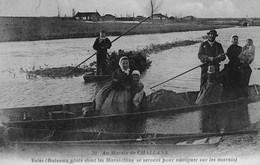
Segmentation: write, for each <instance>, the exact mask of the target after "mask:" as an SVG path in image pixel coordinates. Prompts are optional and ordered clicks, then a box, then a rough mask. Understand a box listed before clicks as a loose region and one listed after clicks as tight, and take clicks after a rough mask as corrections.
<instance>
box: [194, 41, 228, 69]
mask: <svg viewBox="0 0 260 165" xmlns="http://www.w3.org/2000/svg"><path fill="white" fill-rule="evenodd" d="M223 53H224V50H223V47H222V45H221V44H220V43H218V42H217V41H215V43H214V44H213V46H211V45H210V44H209V42H208V41H204V42H202V43H201V45H200V48H199V52H198V58H199V59H200V61H201V62H203V63H204V62H207V64H208V65H213V66H215V69H216V71H219V70H218V68H219V63H220V61H224V60H225V56H223V57H221V58H217V56H218V55H220V54H223ZM209 57H214V60H213V62H210V61H209ZM208 65H203V66H204V67H205V68H207V66H208ZM206 71H207V69H206Z"/></svg>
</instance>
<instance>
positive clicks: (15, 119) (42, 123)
mask: <svg viewBox="0 0 260 165" xmlns="http://www.w3.org/2000/svg"><path fill="white" fill-rule="evenodd" d="M259 89H260V87H259V86H258V85H254V86H250V88H249V98H242V99H237V100H229V101H224V102H217V103H212V104H206V105H191V106H186V107H181V108H168V109H159V110H153V111H143V112H135V113H127V114H113V115H104V116H98V115H96V116H89V117H82V111H81V110H82V108H83V107H91V105H92V103H91V102H88V103H77V104H65V105H52V106H41V107H24V108H11V109H2V111H3V115H4V116H7V117H8V118H9V121H6V122H3V125H5V126H7V127H17V128H35V129H74V128H78V127H81V126H82V127H84V126H86V125H93V124H95V123H96V122H101V123H102V122H108V121H107V120H111V121H116V120H135V119H144V118H147V117H158V116H163V115H174V114H176V113H185V112H192V111H198V110H211V109H216V108H223V107H230V108H236V107H241V106H242V105H244V104H247V103H248V102H256V101H259V100H260V95H259V91H258V90H259ZM179 94H180V95H185V96H186V97H187V100H189V101H190V102H192V101H193V102H195V99H196V96H197V94H198V92H187V93H179ZM61 110H63V111H69V112H72V113H74V114H75V116H76V117H72V118H61V119H50V117H49V113H51V112H54V111H61ZM24 114H27V115H28V116H30V117H31V118H32V120H25V121H24V120H22V118H23V115H24Z"/></svg>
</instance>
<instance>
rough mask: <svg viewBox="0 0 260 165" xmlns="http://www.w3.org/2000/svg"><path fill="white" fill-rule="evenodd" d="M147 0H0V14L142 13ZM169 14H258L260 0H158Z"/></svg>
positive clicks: (163, 9) (258, 15) (259, 15)
mask: <svg viewBox="0 0 260 165" xmlns="http://www.w3.org/2000/svg"><path fill="white" fill-rule="evenodd" d="M148 1H149V0H0V16H57V15H58V8H59V11H60V15H61V16H65V15H66V16H71V15H72V9H75V10H76V12H79V11H81V12H84V11H85V12H93V11H96V10H97V11H98V12H99V13H100V14H101V15H103V14H113V15H116V16H126V15H128V16H132V15H133V14H134V16H137V15H143V16H147V14H146V13H145V7H146V5H147V3H148ZM157 1H159V2H161V9H160V11H159V12H160V13H162V14H167V15H168V16H179V17H180V16H187V15H193V16H195V17H246V15H247V16H248V17H260V12H259V11H260V0H157Z"/></svg>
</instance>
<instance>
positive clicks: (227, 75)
mask: <svg viewBox="0 0 260 165" xmlns="http://www.w3.org/2000/svg"><path fill="white" fill-rule="evenodd" d="M207 35H208V40H207V41H204V42H202V43H201V45H200V48H199V52H198V58H199V60H200V61H201V62H202V63H203V65H201V84H200V92H199V95H198V97H197V100H196V102H195V103H196V104H199V105H200V104H208V103H213V102H219V101H222V100H223V99H237V98H241V97H247V96H248V89H247V87H248V84H249V79H250V76H251V72H252V70H251V68H250V66H249V65H250V64H251V62H252V61H253V60H254V56H255V47H254V45H253V40H252V39H247V40H246V45H245V46H244V47H243V48H242V47H241V46H239V45H238V39H239V37H238V36H237V35H233V36H232V37H231V39H230V43H231V45H230V47H229V48H228V49H227V52H226V53H224V50H223V47H222V45H221V43H219V42H217V41H216V37H217V36H218V34H217V31H216V30H210V31H209V32H208V33H207ZM111 45H112V44H111V41H110V40H109V39H108V38H107V37H106V34H105V31H104V30H102V31H100V36H99V37H98V38H97V39H96V40H95V43H94V45H93V48H94V49H95V50H97V75H102V74H104V73H106V69H105V65H106V57H107V49H109V48H110V47H111ZM226 56H227V57H228V59H229V63H228V64H225V67H224V69H223V70H222V71H220V62H221V61H224V60H225V59H226ZM145 97H146V95H145V92H144V85H143V84H142V83H141V82H140V72H139V71H138V70H134V71H132V70H130V68H129V59H128V58H127V57H126V56H123V57H121V58H120V60H119V68H118V69H117V70H115V71H114V72H113V73H112V81H111V83H110V84H109V85H107V86H105V87H103V88H102V89H101V90H100V91H99V92H98V93H97V95H96V97H95V100H94V103H95V104H94V105H95V107H94V108H95V110H98V111H99V112H100V113H101V114H121V113H128V112H130V111H131V112H133V111H135V110H138V109H141V108H144V107H145V105H146V101H145Z"/></svg>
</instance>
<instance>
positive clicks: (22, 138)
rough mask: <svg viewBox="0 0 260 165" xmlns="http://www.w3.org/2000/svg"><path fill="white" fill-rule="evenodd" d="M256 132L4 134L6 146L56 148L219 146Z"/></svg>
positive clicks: (18, 131)
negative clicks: (222, 141)
mask: <svg viewBox="0 0 260 165" xmlns="http://www.w3.org/2000/svg"><path fill="white" fill-rule="evenodd" d="M257 133H258V130H255V129H249V130H240V131H233V132H223V133H192V134H156V133H106V132H103V133H102V132H85V131H50V130H37V129H17V128H10V129H9V130H8V131H7V133H5V136H6V137H5V139H8V140H9V143H13V142H17V143H35V144H36V143H42V144H43V143H45V144H50V143H56V144H174V145H205V144H206V145H208V144H218V143H219V141H220V139H221V137H223V136H229V135H241V134H257Z"/></svg>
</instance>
